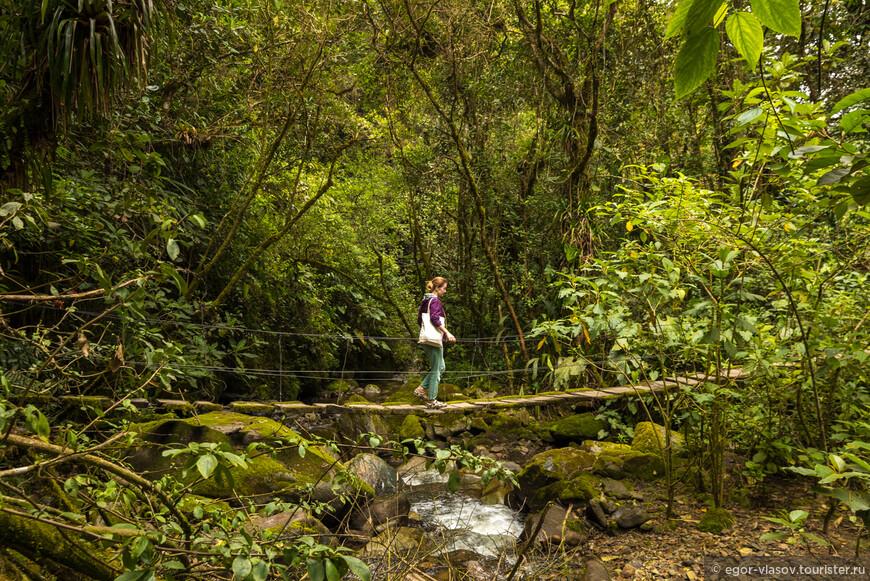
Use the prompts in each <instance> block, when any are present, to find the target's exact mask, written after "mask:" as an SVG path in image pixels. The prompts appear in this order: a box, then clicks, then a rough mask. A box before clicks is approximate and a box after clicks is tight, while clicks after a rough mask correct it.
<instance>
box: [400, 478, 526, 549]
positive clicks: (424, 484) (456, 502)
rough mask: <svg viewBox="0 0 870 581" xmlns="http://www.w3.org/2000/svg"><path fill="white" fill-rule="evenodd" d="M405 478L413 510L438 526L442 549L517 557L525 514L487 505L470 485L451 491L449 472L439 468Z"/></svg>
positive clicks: (439, 541)
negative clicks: (454, 491) (515, 549)
mask: <svg viewBox="0 0 870 581" xmlns="http://www.w3.org/2000/svg"><path fill="white" fill-rule="evenodd" d="M404 481H405V485H406V488H405V494H406V495H407V496H408V499H409V500H410V501H411V510H412V511H414V512H416V513H417V514H419V515H420V518H421V520H422V522H423V523H424V525H428V526H433V525H434V527H435V528H436V531H438V532H436V534H435V536H436V540H437V541H438V543H439V544H443V549H442V552H451V551H457V550H467V551H472V552H474V553H477V554H479V555H481V556H483V557H502V556H503V557H505V558H506V559H507V560H509V561H512V560H513V553H514V548H515V546H516V543H517V539H518V538H519V536H520V535H521V534H522V532H523V517H522V515H520V514H517V512H516V511H514V510H512V509H510V508H508V507H506V506H504V505H501V504H495V505H486V504H483V503H482V502H481V501H480V500H479V499H478V498H476V496H475V494H474V490H473V487H471V486H468V485H464V486H463V487H461V488H460V490H458V491H457V492H456V493H454V494H450V493H449V492H448V490H447V484H446V483H447V474H443V475H442V474H439V473H438V472H437V471H435V470H427V471H423V472H416V473H414V474H410V475H406V476H404ZM439 532H440V533H442V535H441V536H439V535H438V533H439Z"/></svg>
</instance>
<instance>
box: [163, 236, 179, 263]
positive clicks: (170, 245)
mask: <svg viewBox="0 0 870 581" xmlns="http://www.w3.org/2000/svg"><path fill="white" fill-rule="evenodd" d="M166 252H167V254H169V259H170V260H175V259H176V258H178V243H176V242H175V240H173V239H172V238H170V239H169V240H167V241H166Z"/></svg>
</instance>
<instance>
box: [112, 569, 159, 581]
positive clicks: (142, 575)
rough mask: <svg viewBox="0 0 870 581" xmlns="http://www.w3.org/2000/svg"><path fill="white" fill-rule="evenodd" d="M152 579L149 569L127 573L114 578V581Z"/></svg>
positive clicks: (143, 580)
mask: <svg viewBox="0 0 870 581" xmlns="http://www.w3.org/2000/svg"><path fill="white" fill-rule="evenodd" d="M153 577H154V575H153V573H152V571H151V569H137V570H136V571H128V572H126V573H124V574H123V575H119V576H117V577H115V581H145V579H149V578H153Z"/></svg>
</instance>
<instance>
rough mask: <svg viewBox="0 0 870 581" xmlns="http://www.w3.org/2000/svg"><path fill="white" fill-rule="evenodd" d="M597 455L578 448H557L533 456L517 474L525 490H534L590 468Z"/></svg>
mask: <svg viewBox="0 0 870 581" xmlns="http://www.w3.org/2000/svg"><path fill="white" fill-rule="evenodd" d="M594 462H595V456H593V455H592V454H590V453H589V452H585V451H583V450H580V449H578V448H556V449H553V450H547V451H546V452H541V453H540V454H537V455H535V456H533V457H532V458H531V459H530V460H529V462H528V463H527V464H526V465H525V466H524V467H523V469H522V471H521V472H520V473H519V474H517V481H518V482H519V484H520V488H522V489H523V490H533V489H537V488H541V487H543V486H547V485H548V484H553V483H555V482H559V481H562V480H569V479H571V478H573V477H574V475H576V474H577V473H578V472H580V471H581V470H589V469H590V468H592V465H593V463H594Z"/></svg>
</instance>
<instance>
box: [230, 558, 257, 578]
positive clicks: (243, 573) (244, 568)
mask: <svg viewBox="0 0 870 581" xmlns="http://www.w3.org/2000/svg"><path fill="white" fill-rule="evenodd" d="M251 568H252V566H251V560H250V559H248V558H247V557H243V556H242V555H239V556H238V557H236V558H235V559H234V560H233V573H234V574H235V576H236V579H238V580H239V581H241V580H242V579H244V578H245V577H247V576H248V575H250V574H251Z"/></svg>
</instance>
